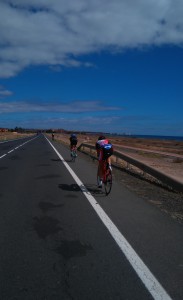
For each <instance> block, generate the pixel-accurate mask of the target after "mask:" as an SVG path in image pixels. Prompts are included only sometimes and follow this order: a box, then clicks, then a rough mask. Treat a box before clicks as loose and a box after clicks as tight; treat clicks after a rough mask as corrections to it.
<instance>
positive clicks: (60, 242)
mask: <svg viewBox="0 0 183 300" xmlns="http://www.w3.org/2000/svg"><path fill="white" fill-rule="evenodd" d="M67 166H68V167H67ZM78 180H79V181H78ZM0 182H1V185H0V244H1V248H0V257H1V268H0V278H1V281H0V295H1V299H8V300H9V299H59V300H60V299H78V300H81V299H124V300H125V299H142V300H143V299H147V300H148V299H153V298H154V299H162V300H163V299H175V300H176V299H177V300H178V299H182V298H183V285H182V278H183V254H182V248H183V239H182V236H183V235H182V233H183V228H182V226H181V225H180V224H178V223H176V222H175V221H173V220H172V219H170V218H169V217H168V216H167V215H165V214H163V213H162V212H160V211H159V210H158V209H157V208H156V207H154V206H152V205H151V204H149V203H146V202H145V201H144V200H142V199H140V198H138V197H137V196H136V195H134V194H133V193H131V192H129V191H128V190H127V189H126V188H125V187H124V186H122V185H121V184H119V183H118V182H117V181H114V185H113V190H112V193H111V194H110V195H109V196H108V197H106V196H105V194H104V193H103V192H102V191H101V190H99V189H98V188H97V186H96V164H95V163H94V162H92V161H90V160H88V159H86V157H85V156H84V155H82V154H79V156H78V158H77V160H76V162H75V163H72V162H70V155H69V151H68V149H67V148H66V147H64V146H62V145H61V144H58V143H56V142H51V144H50V142H49V141H48V140H47V139H46V138H45V137H44V136H43V135H40V136H37V137H32V138H28V139H25V140H21V141H14V142H13V141H12V142H7V143H2V144H0ZM80 183H82V186H81V187H80ZM86 195H87V196H86ZM89 199H92V201H93V202H92V201H91V202H89ZM98 212H100V213H98ZM103 217H104V219H105V221H104V220H103ZM105 222H106V224H105ZM108 225H109V227H110V228H107V226H108ZM113 225H114V227H113ZM114 228H115V230H116V231H114ZM115 234H116V236H115ZM122 238H123V239H122ZM118 239H119V240H120V242H121V243H122V244H123V245H122V249H121V246H120V245H119V241H118ZM123 246H124V247H123ZM124 249H127V250H126V251H127V253H125V251H124ZM136 255H137V256H136ZM129 256H130V257H131V260H130V259H129ZM137 258H138V259H140V262H141V263H142V264H141V265H138V264H139V260H138V259H137ZM139 268H141V270H140V271H139ZM146 268H147V269H146ZM137 269H138V270H137ZM148 272H150V273H148ZM140 273H142V274H141V275H140ZM143 273H145V274H146V275H147V276H150V275H149V274H152V276H153V277H152V278H153V280H155V283H154V285H156V284H157V286H154V290H156V291H153V288H152V286H150V284H149V283H148V282H147V280H145V279H143V278H144V276H143ZM146 275H145V277H146ZM152 278H150V279H152Z"/></svg>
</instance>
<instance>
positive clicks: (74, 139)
mask: <svg viewBox="0 0 183 300" xmlns="http://www.w3.org/2000/svg"><path fill="white" fill-rule="evenodd" d="M69 140H70V150H71V151H72V149H73V147H76V145H77V143H78V139H77V136H76V134H75V133H72V134H71V136H70V138H69Z"/></svg>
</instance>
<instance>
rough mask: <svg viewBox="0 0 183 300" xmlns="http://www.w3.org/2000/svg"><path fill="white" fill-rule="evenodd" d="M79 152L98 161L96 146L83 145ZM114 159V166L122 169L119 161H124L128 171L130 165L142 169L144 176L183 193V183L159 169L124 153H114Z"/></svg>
mask: <svg viewBox="0 0 183 300" xmlns="http://www.w3.org/2000/svg"><path fill="white" fill-rule="evenodd" d="M78 150H79V151H81V152H84V153H86V154H89V155H90V156H91V157H92V158H94V159H97V157H96V154H95V151H96V150H95V146H93V145H90V144H85V143H82V144H81V145H80V146H79V147H78ZM113 157H114V163H113V166H118V167H120V164H119V160H123V161H125V162H126V164H127V165H126V166H127V168H128V169H130V165H132V166H134V167H136V168H138V169H140V170H141V171H142V173H143V175H144V174H145V173H147V174H149V175H151V176H153V177H154V178H156V179H158V180H159V181H161V182H162V183H163V184H165V185H167V186H168V187H170V188H172V189H173V190H175V191H178V192H183V183H182V182H180V181H178V180H177V179H175V178H173V177H171V176H169V175H165V174H164V173H162V172H160V171H158V170H157V169H154V168H152V167H150V166H148V165H146V164H144V163H142V162H140V161H138V160H136V159H134V158H132V157H131V156H128V155H126V154H123V153H122V152H119V151H114V153H113Z"/></svg>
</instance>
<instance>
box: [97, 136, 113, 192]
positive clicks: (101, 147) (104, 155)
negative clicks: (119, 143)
mask: <svg viewBox="0 0 183 300" xmlns="http://www.w3.org/2000/svg"><path fill="white" fill-rule="evenodd" d="M95 148H96V150H97V157H98V161H99V170H98V172H99V177H100V183H99V187H100V188H101V187H102V178H103V169H104V161H105V160H107V162H108V166H109V168H110V169H111V170H112V167H111V159H110V156H111V155H112V153H113V146H112V144H111V143H110V141H109V140H108V139H106V138H105V136H103V135H102V136H99V138H98V141H97V142H96V144H95ZM106 149H107V151H106Z"/></svg>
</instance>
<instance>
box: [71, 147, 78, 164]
mask: <svg viewBox="0 0 183 300" xmlns="http://www.w3.org/2000/svg"><path fill="white" fill-rule="evenodd" d="M76 157H77V148H76V146H72V149H71V161H73V162H75V160H76Z"/></svg>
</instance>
